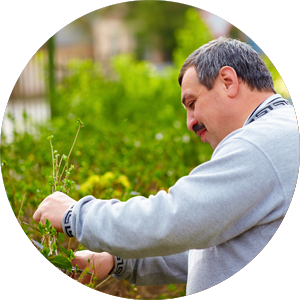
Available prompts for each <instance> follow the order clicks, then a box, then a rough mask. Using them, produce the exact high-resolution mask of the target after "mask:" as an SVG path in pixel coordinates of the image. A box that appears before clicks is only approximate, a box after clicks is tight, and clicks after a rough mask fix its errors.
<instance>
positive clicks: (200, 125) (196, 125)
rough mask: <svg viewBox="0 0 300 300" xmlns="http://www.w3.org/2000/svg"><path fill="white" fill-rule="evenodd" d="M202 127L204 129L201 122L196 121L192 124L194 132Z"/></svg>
mask: <svg viewBox="0 0 300 300" xmlns="http://www.w3.org/2000/svg"><path fill="white" fill-rule="evenodd" d="M202 129H205V126H204V124H203V123H201V124H199V123H198V124H195V125H194V126H193V130H194V132H195V133H197V131H199V130H202Z"/></svg>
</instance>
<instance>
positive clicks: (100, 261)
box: [72, 250, 115, 284]
mask: <svg viewBox="0 0 300 300" xmlns="http://www.w3.org/2000/svg"><path fill="white" fill-rule="evenodd" d="M114 264H115V262H114V257H113V255H111V254H109V253H107V252H101V253H96V252H92V251H89V250H83V251H77V252H76V253H75V258H74V259H73V260H72V265H73V266H74V267H75V265H77V266H78V267H79V269H81V270H84V269H85V268H87V267H88V271H89V272H90V273H92V274H94V275H93V276H96V277H97V279H102V278H103V277H105V276H106V275H108V273H109V272H110V271H111V270H112V268H113V267H114ZM91 276H92V275H83V278H82V279H81V280H80V283H82V284H87V283H89V282H90V280H91Z"/></svg>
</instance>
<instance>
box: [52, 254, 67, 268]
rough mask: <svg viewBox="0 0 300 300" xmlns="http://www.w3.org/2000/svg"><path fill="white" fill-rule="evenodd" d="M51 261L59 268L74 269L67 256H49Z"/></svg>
mask: <svg viewBox="0 0 300 300" xmlns="http://www.w3.org/2000/svg"><path fill="white" fill-rule="evenodd" d="M49 261H50V262H51V263H52V264H53V265H54V266H55V267H57V268H59V269H67V270H72V264H71V262H70V261H69V260H68V259H67V258H66V257H65V256H62V255H57V256H54V257H52V258H49Z"/></svg>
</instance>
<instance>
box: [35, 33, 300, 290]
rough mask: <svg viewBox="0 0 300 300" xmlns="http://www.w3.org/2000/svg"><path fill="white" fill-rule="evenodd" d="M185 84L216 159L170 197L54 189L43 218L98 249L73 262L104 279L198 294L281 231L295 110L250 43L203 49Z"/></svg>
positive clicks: (292, 179)
mask: <svg viewBox="0 0 300 300" xmlns="http://www.w3.org/2000/svg"><path fill="white" fill-rule="evenodd" d="M179 83H180V85H181V88H182V94H181V101H182V103H183V105H184V107H185V109H186V111H187V127H188V129H189V130H191V131H195V132H196V134H197V135H199V136H200V137H201V139H202V141H203V142H208V143H209V144H210V145H211V146H212V148H213V149H214V153H213V155H212V158H211V160H210V161H209V162H206V163H203V164H201V165H200V166H197V167H196V168H195V169H194V170H193V171H192V172H191V173H190V174H189V175H187V176H185V177H182V178H181V179H179V180H178V181H177V182H176V184H175V185H174V186H173V187H171V188H170V189H169V193H167V192H164V191H160V192H159V193H158V194H157V195H155V196H150V197H149V198H144V197H134V198H132V199H130V200H128V201H127V202H125V203H122V202H120V201H118V200H116V199H112V200H106V201H98V200H96V199H94V198H93V197H92V196H87V197H84V198H83V199H81V200H79V201H78V202H77V201H74V200H73V199H71V198H69V197H68V196H66V195H64V194H62V193H54V194H52V195H50V196H49V197H47V198H46V199H45V200H44V201H43V202H42V204H41V205H40V207H39V208H38V210H37V211H36V212H35V214H34V219H35V220H36V221H42V222H43V221H44V220H45V219H46V218H48V219H49V220H50V221H51V222H52V224H53V225H54V226H55V227H56V228H57V229H58V230H60V231H63V232H65V234H67V235H69V236H75V237H76V238H77V239H78V240H79V241H80V242H81V243H82V244H83V245H84V246H85V247H87V248H88V249H90V250H91V251H94V252H91V251H84V252H81V253H80V252H79V253H78V254H77V257H76V259H75V260H74V264H78V265H79V267H81V268H82V267H85V266H86V265H87V258H92V260H94V261H98V263H101V268H100V271H99V274H98V277H99V278H101V277H103V276H105V275H107V274H108V273H109V271H110V270H111V271H110V272H111V273H112V274H114V276H115V278H117V279H126V280H128V281H129V282H131V283H134V284H136V285H158V284H170V283H187V295H189V294H192V293H195V292H199V291H202V290H204V289H207V288H209V287H211V286H213V285H215V284H218V283H220V282H222V281H223V280H225V279H227V278H228V277H230V276H232V275H233V274H235V273H236V272H237V271H239V270H240V269H241V268H243V267H244V266H245V265H246V264H248V263H249V262H250V261H251V260H252V259H253V258H254V257H255V256H256V255H257V254H258V253H259V252H260V251H261V250H262V249H263V248H264V246H265V245H266V244H267V243H268V242H269V240H270V239H271V237H272V236H273V235H274V233H275V232H276V230H277V228H278V226H279V225H280V223H281V221H282V219H283V217H284V215H285V213H286V211H287V209H288V207H289V204H290V201H291V199H292V196H293V193H294V189H295V186H296V180H297V174H298V167H299V133H298V127H297V122H296V118H295V113H294V110H293V108H292V106H290V105H289V103H288V102H287V101H286V100H284V99H282V98H281V96H280V95H278V94H276V92H275V90H274V87H273V82H272V78H271V75H270V72H269V71H268V69H267V67H266V66H265V64H264V63H263V62H262V60H261V59H260V57H259V55H258V54H257V53H256V52H255V51H254V50H252V48H251V47H250V46H248V45H247V44H245V43H242V42H240V41H237V40H232V39H227V38H219V39H217V40H214V41H211V42H210V43H208V44H206V45H204V46H202V47H200V48H199V49H198V50H196V51H195V52H194V53H192V54H191V55H190V56H189V57H188V58H187V60H186V62H185V64H184V65H183V67H182V70H181V72H180V75H179ZM100 252H102V253H100ZM109 253H110V254H109Z"/></svg>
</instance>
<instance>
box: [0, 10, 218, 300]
mask: <svg viewBox="0 0 300 300" xmlns="http://www.w3.org/2000/svg"><path fill="white" fill-rule="evenodd" d="M195 13H196V12H195V11H188V15H187V25H186V27H185V28H184V29H183V31H180V32H178V36H177V40H178V49H177V51H176V52H175V57H177V58H176V59H177V61H180V60H182V58H183V57H187V56H188V55H189V54H190V50H191V49H193V50H194V49H196V48H198V47H199V46H201V45H202V44H203V43H205V42H207V40H208V39H209V34H208V33H207V32H206V29H205V27H204V26H203V24H202V23H201V22H200V21H199V22H200V23H199V24H198V25H197V24H196V23H195V22H196V21H197V20H196V19H195ZM189 22H192V23H194V25H195V24H196V25H195V26H196V28H199V30H202V31H203V35H200V34H199V35H198V33H197V39H198V41H195V39H193V38H189V39H188V40H185V39H184V30H186V34H190V32H191V26H190V25H189ZM197 26H198V27H197ZM187 41H188V42H189V43H194V44H193V45H192V46H191V47H190V48H189V47H187V46H186V42H187ZM187 52H189V53H187ZM111 66H112V71H111V73H110V74H104V73H103V72H102V69H101V66H99V65H98V64H96V63H93V62H91V61H77V62H73V63H72V64H70V65H69V75H68V76H66V77H65V78H64V79H63V81H62V83H61V84H60V86H59V88H58V92H57V100H56V103H55V105H56V108H57V109H56V111H57V115H56V116H55V117H54V118H52V119H51V121H49V122H47V123H45V124H43V125H42V126H37V125H34V124H32V122H31V120H30V118H29V117H28V116H27V117H26V122H28V123H30V124H31V126H34V127H35V130H34V133H30V134H29V133H28V132H25V133H18V132H15V133H14V141H13V143H7V142H6V139H5V137H4V136H3V134H2V137H1V162H2V176H3V181H1V182H0V188H1V193H2V197H1V199H0V202H1V205H0V217H1V229H0V236H1V240H3V239H6V240H5V241H6V242H7V241H9V240H10V242H8V244H7V245H6V246H4V247H2V246H0V256H1V262H0V274H1V278H0V292H1V294H0V295H2V296H3V297H4V295H5V299H11V298H14V299H23V298H24V297H28V299H46V298H47V299H48V297H50V296H51V297H53V299H60V298H59V297H62V294H61V289H60V288H59V287H57V286H56V287H53V284H54V283H55V280H54V273H53V268H52V267H53V266H52V265H51V264H50V262H53V263H54V264H55V263H56V265H57V264H58V265H57V266H59V267H60V268H63V269H65V270H66V272H69V273H68V274H69V276H71V273H72V268H71V265H70V260H71V259H72V257H73V252H72V251H71V249H72V250H74V251H75V250H77V248H78V246H79V245H78V244H76V243H73V242H72V241H71V243H70V241H69V240H67V239H66V238H65V237H64V235H62V234H57V233H55V231H54V230H52V229H51V227H50V224H49V223H47V224H46V226H42V225H41V224H39V225H37V224H34V222H33V220H32V215H33V213H34V211H35V210H36V209H37V207H38V205H39V204H40V203H41V201H42V200H43V199H44V198H45V197H47V196H48V195H49V194H51V193H52V191H53V190H55V189H56V190H57V189H58V190H60V189H61V188H62V189H64V191H68V192H69V196H70V197H72V198H74V199H76V200H79V199H80V198H82V197H83V196H86V195H88V194H92V195H94V196H95V197H96V198H98V199H111V198H118V199H120V200H121V201H126V200H128V199H129V198H130V197H133V196H135V195H137V194H142V195H143V196H149V195H150V194H155V193H156V192H158V191H159V190H160V189H165V190H168V188H169V187H170V186H172V185H173V184H175V182H176V180H178V179H179V178H180V177H182V176H185V175H188V174H189V172H190V171H191V170H192V169H193V168H195V167H196V166H198V165H199V164H201V163H203V162H205V161H207V160H209V159H210V157H211V154H212V149H211V147H210V146H209V145H208V144H203V143H201V142H200V140H199V137H198V136H196V135H195V134H194V133H192V132H189V131H188V130H187V128H186V111H185V109H184V108H183V106H182V105H181V90H180V86H179V85H178V82H177V77H178V74H179V69H178V67H172V66H170V67H166V68H164V69H163V70H159V71H158V70H157V69H156V68H155V67H154V66H153V65H151V64H150V63H149V62H146V61H136V60H135V59H133V58H132V57H131V56H130V55H120V56H118V57H116V58H115V59H113V60H112V62H111ZM78 118H79V119H81V120H82V121H84V128H82V129H81V131H80V134H79V135H78V137H77V140H76V144H75V146H74V149H73V152H72V154H71V155H70V156H69V155H68V154H69V152H70V149H71V146H72V143H73V140H74V136H75V134H76V132H77V129H78V125H77V122H76V121H77V119H78ZM12 119H13V118H12ZM52 135H53V137H51V138H50V141H51V145H52V146H51V147H50V145H49V140H48V139H47V137H49V136H52ZM52 147H53V148H52ZM52 151H53V155H52ZM58 153H60V154H61V155H60V156H59V157H57V156H56V155H58ZM63 154H64V155H65V156H66V157H69V158H68V159H65V160H64V161H65V162H68V166H67V167H66V169H65V171H66V174H65V175H67V178H65V182H64V181H61V182H62V183H63V184H62V185H60V184H57V185H56V179H57V176H56V173H55V171H53V164H54V167H55V166H56V164H57V162H58V161H59V159H61V158H62V155H63ZM58 164H59V163H58ZM71 166H72V167H71ZM61 170H62V169H61ZM71 171H72V173H71V174H70V172H71ZM49 176H50V177H49ZM58 177H59V176H58ZM70 178H71V179H70ZM73 181H74V182H76V183H73ZM72 186H74V189H73V190H72V189H70V187H72ZM53 187H54V189H52V188H53ZM21 226H22V228H21ZM28 239H33V240H35V241H37V242H38V243H41V244H43V247H44V248H43V251H41V252H40V253H42V254H39V252H37V251H36V250H34V248H33V246H32V244H31V243H29V241H28ZM0 244H1V243H0ZM75 244H76V248H75V246H74V245H75ZM70 245H71V247H70V248H71V249H69V246H70ZM72 245H73V246H74V247H72ZM79 247H81V249H82V248H83V247H82V246H79ZM48 260H49V261H50V262H49V261H48ZM73 271H74V270H73ZM26 283H27V284H28V285H27V286H24V285H25V284H26ZM93 284H94V283H91V287H92V286H93ZM53 289H54V291H52V292H51V290H53ZM172 289H173V288H172ZM173 290H174V289H173ZM111 294H116V291H114V290H112V291H111ZM32 295H34V298H31V296H32ZM84 295H85V296H84ZM93 295H94V294H93V292H92V290H91V289H89V288H88V289H87V290H86V293H85V294H80V296H78V298H76V297H77V296H76V295H75V294H70V296H68V297H69V298H64V299H89V298H91V297H92V296H93ZM128 295H133V294H130V292H128ZM135 295H136V294H135ZM177 295H178V296H180V295H181V294H180V293H179V291H178V293H177ZM0 299H1V298H0Z"/></svg>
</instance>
